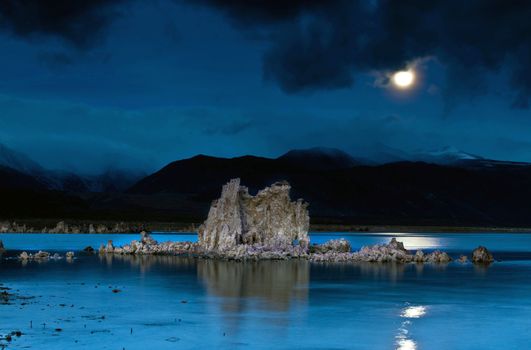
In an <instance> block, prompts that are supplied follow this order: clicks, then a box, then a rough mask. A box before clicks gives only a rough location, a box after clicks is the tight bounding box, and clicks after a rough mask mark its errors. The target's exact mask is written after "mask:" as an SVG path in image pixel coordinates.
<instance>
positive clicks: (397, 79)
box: [393, 70, 415, 89]
mask: <svg viewBox="0 0 531 350" xmlns="http://www.w3.org/2000/svg"><path fill="white" fill-rule="evenodd" d="M414 81H415V73H414V72H413V71H412V70H404V71H400V72H396V73H395V74H393V83H394V84H395V85H396V86H397V87H398V88H400V89H407V88H409V87H410V86H411V85H413V82H414Z"/></svg>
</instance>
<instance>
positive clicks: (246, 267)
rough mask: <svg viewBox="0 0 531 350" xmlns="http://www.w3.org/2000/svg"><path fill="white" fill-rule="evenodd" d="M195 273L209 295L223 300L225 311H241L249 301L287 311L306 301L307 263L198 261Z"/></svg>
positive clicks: (272, 308)
mask: <svg viewBox="0 0 531 350" xmlns="http://www.w3.org/2000/svg"><path fill="white" fill-rule="evenodd" d="M197 274H198V277H199V278H200V279H201V280H202V281H203V282H204V284H205V286H206V288H207V290H208V292H209V293H210V294H212V295H216V296H220V297H224V299H225V300H224V301H223V302H222V307H223V309H224V311H227V312H237V313H238V312H241V311H244V310H245V308H246V305H247V304H248V302H249V298H251V299H252V298H257V299H258V301H259V302H264V304H262V303H259V305H264V306H265V308H266V309H268V310H273V311H287V310H289V308H290V306H291V304H292V303H296V302H298V303H300V302H304V303H305V302H306V301H307V299H308V284H309V280H310V265H309V263H308V262H307V261H257V262H236V261H215V260H198V261H197Z"/></svg>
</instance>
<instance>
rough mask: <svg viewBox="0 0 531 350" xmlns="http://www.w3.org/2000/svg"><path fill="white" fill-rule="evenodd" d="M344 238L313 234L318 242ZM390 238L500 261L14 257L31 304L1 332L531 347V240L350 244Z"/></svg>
mask: <svg viewBox="0 0 531 350" xmlns="http://www.w3.org/2000/svg"><path fill="white" fill-rule="evenodd" d="M338 235H339V236H345V235H344V234H338ZM338 235H335V234H326V235H325V234H318V235H312V240H313V241H320V240H327V239H330V238H336V237H337V236H338ZM392 236H400V238H399V240H402V241H404V242H405V245H406V248H409V249H416V248H423V249H427V250H431V249H444V250H449V251H452V252H454V253H455V254H458V253H460V252H469V251H470V250H471V249H473V248H474V247H475V246H477V245H478V244H483V245H486V246H487V247H489V248H490V249H491V250H492V251H493V252H494V253H495V257H497V258H499V259H500V256H501V261H498V262H496V263H494V264H492V265H491V266H490V267H478V266H474V265H472V264H465V265H462V264H458V263H451V264H448V265H393V264H387V265H379V264H311V263H308V262H305V261H279V262H274V261H273V262H258V263H237V262H222V261H211V260H196V259H192V258H184V257H99V256H87V255H81V254H78V257H77V259H75V260H74V261H73V262H71V263H69V262H67V261H64V260H62V261H48V262H44V263H37V262H30V263H28V264H25V265H24V264H22V263H21V262H20V261H18V260H15V259H4V260H2V261H1V262H0V283H2V284H3V286H4V287H10V288H12V289H13V290H10V291H9V292H12V293H14V294H18V295H19V296H22V297H24V296H27V297H32V298H30V299H24V298H22V299H11V303H10V304H2V303H0V335H3V334H6V333H8V332H11V331H14V330H21V331H22V332H23V333H24V334H23V335H22V336H21V337H20V338H16V337H15V339H14V340H13V341H12V342H11V343H10V344H9V347H8V349H22V348H30V349H145V348H146V347H150V348H152V349H176V348H179V349H205V348H221V349H240V348H241V349H246V348H248V349H250V348H253V349H255V348H256V349H271V348H274V349H295V348H296V349H404V350H405V349H527V348H529V347H530V344H531V258H529V256H530V252H531V234H491V233H489V234H400V235H399V234H393V235H384V234H351V235H348V236H347V238H348V239H349V240H350V241H351V242H352V244H353V246H354V247H355V248H358V247H360V246H361V245H365V244H374V243H382V242H386V241H388V240H389V239H390V238H391V237H392ZM133 238H137V235H131V236H128V235H31V236H30V235H5V234H2V235H0V239H1V240H3V241H4V244H5V246H6V248H8V249H15V250H22V249H27V250H37V249H46V250H50V251H65V250H72V249H73V250H79V249H82V248H83V247H85V246H86V245H92V246H94V247H97V246H99V244H100V243H103V242H105V241H106V240H107V239H113V240H114V241H115V242H116V243H118V244H121V243H125V242H128V241H130V240H131V239H133ZM155 238H156V239H158V240H164V239H168V240H173V239H177V238H179V239H180V240H189V239H190V238H194V236H193V235H188V236H183V235H163V236H156V237H155ZM4 257H5V256H4ZM113 289H118V290H120V292H118V293H113V292H112V290H113ZM0 301H1V300H0ZM56 328H61V331H56V330H55V329H56ZM0 344H6V342H5V341H0ZM0 348H1V347H0Z"/></svg>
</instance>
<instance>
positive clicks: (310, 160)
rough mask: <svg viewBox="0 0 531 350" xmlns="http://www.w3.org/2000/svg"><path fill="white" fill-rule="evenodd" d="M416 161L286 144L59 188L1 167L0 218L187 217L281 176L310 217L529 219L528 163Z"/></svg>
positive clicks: (454, 158) (458, 222)
mask: <svg viewBox="0 0 531 350" xmlns="http://www.w3.org/2000/svg"><path fill="white" fill-rule="evenodd" d="M424 160H425V161H423V162H412V161H401V162H395V163H389V164H383V165H374V164H373V165H368V164H365V163H364V162H363V160H362V159H360V158H354V157H351V156H349V155H348V154H346V153H344V152H341V151H337V150H332V149H310V150H295V151H290V152H288V153H286V154H284V155H282V156H280V157H278V158H276V159H271V158H264V157H255V156H243V157H236V158H218V157H210V156H205V155H198V156H195V157H192V158H189V159H183V160H178V161H175V162H172V163H169V164H168V165H166V166H165V167H163V168H162V169H160V170H159V171H157V172H155V173H153V174H151V175H149V176H146V177H144V178H142V179H140V180H139V181H138V182H136V183H135V184H134V185H132V186H131V187H130V188H129V189H127V190H125V191H122V189H123V188H124V187H125V186H124V185H125V184H127V181H126V180H124V179H126V178H127V175H128V174H131V172H126V174H120V173H115V174H113V173H109V174H106V175H105V176H103V177H102V178H100V179H99V180H98V181H99V183H100V184H102V187H100V188H99V189H98V190H97V191H96V190H95V189H94V188H91V187H90V186H93V185H94V184H95V183H98V182H96V181H94V179H87V178H84V177H75V176H74V177H72V178H70V180H68V181H67V180H66V179H67V175H64V177H63V179H62V180H61V181H62V182H61V184H62V186H63V189H58V188H55V189H54V187H53V186H51V185H50V184H49V183H43V180H42V179H41V178H39V177H38V176H32V175H28V174H25V173H22V172H20V171H18V170H15V169H11V168H6V167H2V168H0V182H1V183H0V195H1V196H2V198H3V203H2V205H0V219H4V218H6V217H12V216H16V217H35V216H39V217H58V218H66V217H68V218H105V219H114V220H128V219H134V220H148V221H149V220H162V221H183V220H185V221H195V222H197V221H202V220H203V219H204V218H205V217H206V215H207V212H208V209H209V206H210V203H211V201H212V200H213V199H215V198H217V197H219V194H220V190H221V186H222V185H223V184H225V183H226V182H227V181H228V180H230V179H231V178H235V177H239V178H241V179H242V184H243V185H245V186H247V187H249V190H250V192H251V193H256V192H257V191H258V190H260V189H262V188H263V187H265V186H269V185H270V184H272V183H273V182H275V181H279V180H287V181H289V182H290V184H291V185H292V197H293V198H304V199H305V200H307V201H308V202H309V203H310V215H311V217H312V221H313V222H314V223H349V224H360V225H363V224H377V225H378V224H379V225H389V224H400V225H445V226H451V225H455V226H528V227H529V226H531V215H530V213H531V201H530V200H529V199H530V198H531V165H530V164H527V163H517V162H503V161H495V160H489V159H485V158H482V157H479V156H473V155H470V154H467V153H461V152H456V151H455V150H447V151H444V152H431V153H430V154H429V156H426V158H425V159H424ZM437 163H439V164H437ZM58 177H60V176H59V175H55V176H53V177H52V178H55V179H56V178H58ZM105 178H108V179H109V182H108V183H107V184H106V185H105V181H104V179H105ZM132 179H134V177H130V178H129V181H132ZM91 181H92V182H91ZM129 183H131V182H129ZM115 184H118V185H120V186H122V187H115V186H116V185H115ZM67 188H68V190H65V189H67ZM12 203H14V205H12Z"/></svg>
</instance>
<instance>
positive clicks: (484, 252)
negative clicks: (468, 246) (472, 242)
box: [472, 246, 494, 264]
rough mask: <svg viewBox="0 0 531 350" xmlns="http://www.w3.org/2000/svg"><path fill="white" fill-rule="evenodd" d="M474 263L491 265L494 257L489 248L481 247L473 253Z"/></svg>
mask: <svg viewBox="0 0 531 350" xmlns="http://www.w3.org/2000/svg"><path fill="white" fill-rule="evenodd" d="M472 261H473V262H474V263H476V264H490V263H491V262H493V261H494V257H493V256H492V254H491V253H490V252H489V251H488V249H487V248H485V247H483V246H479V247H477V248H476V249H474V251H473V252H472Z"/></svg>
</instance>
